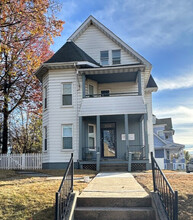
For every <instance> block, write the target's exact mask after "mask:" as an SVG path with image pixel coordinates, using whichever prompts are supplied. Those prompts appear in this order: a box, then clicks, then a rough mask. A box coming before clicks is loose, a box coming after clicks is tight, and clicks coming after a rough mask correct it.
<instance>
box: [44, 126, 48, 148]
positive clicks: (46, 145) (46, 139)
mask: <svg viewBox="0 0 193 220" xmlns="http://www.w3.org/2000/svg"><path fill="white" fill-rule="evenodd" d="M47 151H48V127H47V126H44V152H47Z"/></svg>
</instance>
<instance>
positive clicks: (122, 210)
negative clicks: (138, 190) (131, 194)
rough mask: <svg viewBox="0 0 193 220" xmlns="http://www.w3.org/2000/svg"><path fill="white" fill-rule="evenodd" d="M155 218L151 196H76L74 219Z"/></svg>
mask: <svg viewBox="0 0 193 220" xmlns="http://www.w3.org/2000/svg"><path fill="white" fill-rule="evenodd" d="M118 219H119V220H128V219H130V220H147V219H148V220H155V213H154V210H153V208H152V207H151V198H150V197H148V198H103V197H101V198H78V200H77V208H76V209H75V214H74V220H118Z"/></svg>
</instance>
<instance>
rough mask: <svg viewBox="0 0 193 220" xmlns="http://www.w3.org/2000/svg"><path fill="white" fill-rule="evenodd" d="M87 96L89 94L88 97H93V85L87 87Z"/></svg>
mask: <svg viewBox="0 0 193 220" xmlns="http://www.w3.org/2000/svg"><path fill="white" fill-rule="evenodd" d="M88 94H89V97H93V95H94V86H93V85H89V86H88Z"/></svg>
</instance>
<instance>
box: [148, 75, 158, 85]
mask: <svg viewBox="0 0 193 220" xmlns="http://www.w3.org/2000/svg"><path fill="white" fill-rule="evenodd" d="M154 87H157V84H156V82H155V81H154V79H153V77H152V75H150V77H149V81H148V83H147V88H154Z"/></svg>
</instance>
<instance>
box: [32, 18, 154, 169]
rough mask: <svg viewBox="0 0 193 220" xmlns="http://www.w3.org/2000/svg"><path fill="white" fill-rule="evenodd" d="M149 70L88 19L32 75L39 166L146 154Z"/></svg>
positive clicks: (135, 159)
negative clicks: (37, 99)
mask: <svg viewBox="0 0 193 220" xmlns="http://www.w3.org/2000/svg"><path fill="white" fill-rule="evenodd" d="M151 69H152V66H151V64H150V63H149V62H148V61H147V60H146V59H144V58H143V57H142V56H141V55H139V54H138V53H137V52H136V51H134V50H133V49H132V48H131V47H129V46H128V45H127V44H126V43H124V42H123V41H122V40H121V39H120V38H118V37H117V36H116V35H115V34H114V33H112V32H111V31H110V30H109V29H107V28H106V27H105V26H104V25H102V24H101V23H100V22H99V21H97V20H96V19H95V18H94V17H92V16H90V17H89V18H88V19H87V20H86V21H85V22H84V23H83V24H82V25H81V26H80V27H79V28H78V29H77V30H76V31H75V32H74V33H73V34H72V35H71V36H70V37H69V39H68V40H67V42H66V43H65V44H64V45H63V46H62V47H61V48H60V49H59V50H58V51H57V52H56V53H55V54H54V55H53V57H52V58H51V59H49V60H48V61H47V62H45V63H44V64H43V65H42V66H41V67H40V68H39V69H38V70H37V73H36V75H37V77H38V78H39V80H40V81H41V82H42V83H43V100H44V101H43V109H44V110H43V129H44V131H43V139H44V144H43V168H48V169H54V168H64V166H66V164H67V162H68V161H69V158H70V154H71V153H74V158H75V166H76V167H78V166H79V167H83V168H89V167H92V168H93V167H94V168H96V167H97V168H98V169H99V167H100V165H102V164H104V163H106V164H111V163H115V162H116V163H120V164H127V163H128V153H129V152H133V156H132V169H134V167H135V168H143V169H148V168H149V163H150V152H151V151H153V125H152V92H154V91H157V85H156V83H155V81H154V79H153V77H152V76H151Z"/></svg>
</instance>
